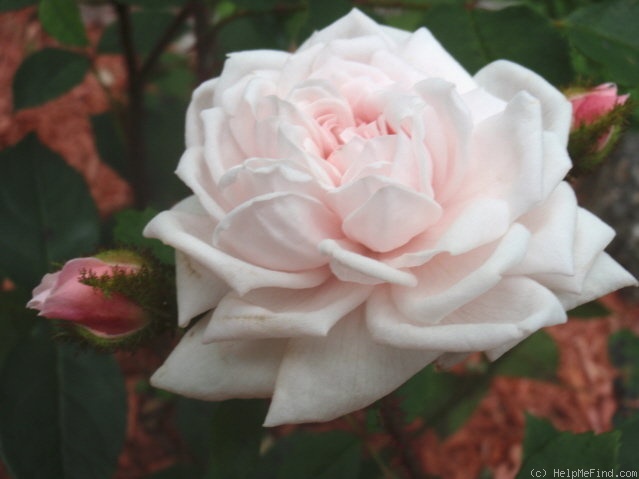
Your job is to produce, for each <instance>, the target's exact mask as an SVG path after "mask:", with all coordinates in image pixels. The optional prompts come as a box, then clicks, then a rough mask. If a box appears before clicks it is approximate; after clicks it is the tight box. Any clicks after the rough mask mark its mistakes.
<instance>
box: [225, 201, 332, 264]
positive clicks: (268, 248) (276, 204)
mask: <svg viewBox="0 0 639 479" xmlns="http://www.w3.org/2000/svg"><path fill="white" fill-rule="evenodd" d="M249 231H250V234H247V232H249ZM341 237H343V233H342V232H341V229H340V222H339V218H338V217H337V216H336V215H335V214H334V213H333V212H332V211H330V210H329V209H328V208H326V207H325V206H324V205H323V204H322V203H321V202H319V201H318V200H316V199H315V198H312V197H309V196H303V195H299V194H295V193H288V192H286V193H271V194H268V195H264V196H260V197H258V198H255V199H253V200H251V201H249V202H246V203H242V204H241V205H240V206H238V207H237V208H236V209H234V210H233V211H231V212H230V213H229V214H228V215H227V216H226V217H225V218H224V219H223V220H222V221H220V223H219V224H218V225H217V227H216V229H215V232H214V235H213V244H214V245H215V246H216V247H217V248H220V249H221V250H223V251H225V252H227V253H229V254H231V255H233V256H235V257H237V258H240V259H242V260H244V261H246V262H247V263H250V264H253V265H256V266H260V267H263V268H268V269H274V270H278V271H304V270H309V269H313V268H318V267H320V266H323V265H325V264H326V263H327V262H328V261H327V258H326V257H325V256H324V255H322V254H321V253H320V251H319V249H318V245H319V243H320V242H321V241H322V240H324V239H327V238H341Z"/></svg>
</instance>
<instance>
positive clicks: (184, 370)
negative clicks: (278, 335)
mask: <svg viewBox="0 0 639 479" xmlns="http://www.w3.org/2000/svg"><path fill="white" fill-rule="evenodd" d="M205 328H206V321H199V322H198V323H197V324H195V325H194V326H193V327H192V328H191V329H190V330H189V331H187V333H186V334H185V335H184V336H183V337H182V339H181V340H180V342H179V343H178V345H177V346H176V347H175V349H174V350H173V351H172V352H171V354H170V355H169V357H168V358H167V359H166V361H165V362H164V364H163V365H162V366H161V367H160V368H159V369H158V370H157V371H156V372H155V374H153V376H152V377H151V384H152V385H153V386H154V387H157V388H160V389H164V390H166V391H170V392H173V393H176V394H181V395H183V396H187V397H191V398H195V399H202V400H205V401H222V400H225V399H232V398H260V397H269V396H271V395H272V394H273V389H274V387H275V381H276V378H277V373H278V370H279V367H280V362H281V360H282V355H283V353H284V350H285V349H286V343H287V341H286V340H268V339H266V340H259V341H224V342H220V343H214V344H202V334H203V333H204V329H205Z"/></svg>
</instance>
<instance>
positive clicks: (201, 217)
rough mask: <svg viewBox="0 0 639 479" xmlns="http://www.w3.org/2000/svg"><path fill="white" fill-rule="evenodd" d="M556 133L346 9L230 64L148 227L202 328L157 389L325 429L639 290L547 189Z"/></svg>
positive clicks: (270, 421)
mask: <svg viewBox="0 0 639 479" xmlns="http://www.w3.org/2000/svg"><path fill="white" fill-rule="evenodd" d="M570 120H571V106H570V103H569V102H568V101H567V100H566V99H565V97H564V96H563V95H562V94H561V93H560V92H559V91H557V90H556V89H555V88H553V87H552V86H551V85H549V84H548V83H547V82H546V81H544V80H543V79H542V78H541V77H539V76H538V75H536V74H535V73H533V72H531V71H529V70H527V69H525V68H524V67H521V66H519V65H516V64H513V63H510V62H506V61H497V62H495V63H492V64H490V65H488V66H487V67H485V68H484V69H482V70H481V71H480V72H479V73H477V74H476V75H475V76H474V77H473V76H470V75H469V74H468V73H467V72H466V71H465V70H464V69H463V68H462V67H461V66H460V65H459V64H458V63H457V62H456V61H455V60H454V59H453V58H452V57H451V56H450V55H449V54H448V53H447V52H446V51H445V50H444V49H443V48H442V47H441V45H440V44H439V43H438V42H437V41H436V40H435V39H434V38H433V37H432V35H431V34H430V33H429V31H428V30H426V29H424V28H421V29H419V30H417V31H416V32H415V33H408V32H405V31H401V30H397V29H394V28H390V27H385V26H380V25H378V24H376V23H375V22H374V21H372V20H371V19H370V18H368V17H366V16H365V15H364V14H362V13H361V12H359V11H357V10H353V11H352V12H351V13H350V14H348V15H347V16H345V17H344V18H342V19H340V20H338V21H337V22H335V23H334V24H332V25H330V26H329V27H327V28H325V29H324V30H321V31H319V32H317V33H315V34H314V35H313V36H312V37H311V38H310V39H309V40H308V41H306V42H305V43H304V44H303V45H302V46H301V47H300V48H299V50H298V51H297V52H295V53H292V54H291V53H286V52H278V51H247V52H241V53H235V54H232V55H231V56H230V57H229V58H228V60H227V61H226V64H225V67H224V70H223V72H222V74H221V75H220V77H219V78H215V79H213V80H210V81H208V82H205V83H204V84H202V85H201V86H200V87H199V88H198V89H197V90H196V91H195V93H194V95H193V100H192V102H191V105H190V107H189V110H188V113H187V127H186V143H187V149H186V152H185V153H184V155H183V157H182V159H181V160H180V163H179V166H178V169H177V174H178V176H179V177H180V178H181V179H182V181H184V182H185V183H186V184H187V185H188V186H189V187H190V188H191V190H192V191H193V193H194V195H193V196H191V197H189V198H187V199H185V200H184V201H182V202H181V203H179V204H178V205H177V206H175V207H174V208H173V209H172V210H170V211H165V212H163V213H161V214H160V215H158V216H157V217H156V218H154V219H153V220H152V221H151V223H150V224H149V225H148V226H147V227H146V230H145V234H146V235H147V236H151V237H155V238H160V239H161V240H163V241H164V242H165V243H167V244H169V245H171V246H173V247H175V248H176V250H177V255H176V260H177V294H178V309H179V323H180V325H182V326H187V325H188V324H189V323H190V321H191V320H192V319H193V318H195V317H196V316H198V315H201V314H204V316H203V317H202V319H200V320H199V321H198V322H197V323H196V324H195V325H194V326H193V327H192V328H191V329H189V330H188V331H187V333H186V334H185V336H184V337H183V338H182V340H181V342H180V343H179V344H178V346H177V347H176V348H175V350H174V351H173V352H172V353H171V355H170V356H169V357H168V359H167V360H166V362H165V364H164V365H163V366H162V367H161V368H160V369H159V370H158V371H157V372H156V373H155V375H154V376H153V378H152V382H153V384H155V385H156V386H158V387H161V388H164V389H167V390H170V391H174V392H176V393H179V394H184V395H187V396H192V397H195V398H200V399H206V400H221V399H226V398H234V397H271V398H272V401H271V406H270V409H269V412H268V415H267V418H266V423H265V424H266V425H270V426H272V425H276V424H282V423H296V422H306V421H326V420H329V419H332V418H335V417H338V416H340V415H343V414H346V413H349V412H351V411H354V410H356V409H359V408H362V407H365V406H367V405H369V404H371V403H372V402H374V401H376V400H377V399H380V398H381V397H383V396H384V395H386V394H388V393H390V392H391V391H393V390H394V389H396V388H397V387H398V386H399V385H401V384H402V383H403V382H405V381H406V380H407V379H409V378H410V377H411V376H413V375H414V374H415V373H417V372H418V371H419V370H421V369H422V368H423V367H424V366H426V365H427V364H429V363H431V362H433V361H438V362H440V364H443V365H447V364H450V363H452V362H454V361H456V360H459V359H460V358H463V357H464V356H465V355H468V354H470V353H472V352H475V351H484V352H486V354H487V355H488V357H489V358H492V359H494V358H497V357H498V356H500V355H501V354H502V353H504V352H505V351H507V350H508V349H509V348H511V347H513V346H514V345H516V344H517V343H518V342H520V341H521V340H523V339H524V338H526V337H527V336H528V335H530V334H531V333H533V332H534V331H536V330H538V329H539V328H542V327H544V326H549V325H553V324H558V323H563V322H564V321H566V313H565V310H566V309H570V308H573V307H574V306H577V305H578V304H581V303H584V302H586V301H589V300H591V299H593V298H596V297H598V296H599V295H602V294H604V293H607V292H609V291H612V290H615V289H617V288H620V287H622V286H626V285H631V284H635V280H634V278H633V277H632V276H631V275H630V274H629V273H628V272H626V271H625V270H624V269H623V268H622V267H621V266H619V265H618V264H617V263H616V262H615V261H614V260H612V259H611V258H610V257H609V256H608V255H607V254H606V253H604V252H603V248H604V247H605V246H606V245H607V244H608V243H609V242H610V240H611V239H612V237H613V235H614V232H613V231H612V230H611V229H610V228H609V227H608V226H606V225H605V224H604V223H602V222H601V221H600V220H598V219H597V218H596V217H595V216H593V215H592V214H590V213H588V212H587V211H585V210H583V209H581V208H579V207H578V206H577V203H576V200H575V195H574V193H573V191H572V189H571V188H570V186H568V184H567V183H565V182H564V181H562V180H563V178H564V176H565V174H566V172H567V171H568V170H569V168H570V166H571V162H570V158H569V157H568V154H567V152H566V143H567V139H568V132H569V130H570Z"/></svg>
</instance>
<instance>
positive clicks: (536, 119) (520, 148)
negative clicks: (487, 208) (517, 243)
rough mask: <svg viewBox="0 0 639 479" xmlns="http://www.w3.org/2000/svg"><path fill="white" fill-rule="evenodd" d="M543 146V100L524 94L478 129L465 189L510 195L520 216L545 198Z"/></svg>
mask: <svg viewBox="0 0 639 479" xmlns="http://www.w3.org/2000/svg"><path fill="white" fill-rule="evenodd" d="M543 147H544V141H543V130H542V122H541V109H540V106H539V102H538V101H537V100H536V99H535V98H534V97H532V96H530V95H529V94H527V93H525V92H522V93H519V94H517V95H515V96H514V97H513V99H512V100H511V101H510V102H509V103H508V105H507V106H506V109H505V110H504V111H503V112H502V113H500V114H498V115H495V116H492V117H490V118H488V119H486V120H484V121H483V122H481V123H480V124H479V125H477V126H476V128H475V129H474V131H473V140H472V163H471V168H470V171H469V173H468V175H467V176H466V181H465V182H464V184H463V185H462V187H461V188H460V194H462V195H463V197H482V196H490V197H495V198H504V199H506V200H507V201H508V204H509V205H510V208H511V211H512V213H511V214H512V217H513V218H517V217H518V216H520V215H521V214H522V213H524V212H526V211H528V210H529V209H530V208H531V206H532V205H534V204H536V203H538V202H539V201H540V200H542V199H543V196H542V195H543V169H542V168H540V165H543V163H544V149H543Z"/></svg>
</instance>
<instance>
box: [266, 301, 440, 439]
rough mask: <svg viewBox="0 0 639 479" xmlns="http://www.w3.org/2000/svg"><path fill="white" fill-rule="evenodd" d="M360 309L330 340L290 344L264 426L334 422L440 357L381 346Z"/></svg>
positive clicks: (329, 336)
mask: <svg viewBox="0 0 639 479" xmlns="http://www.w3.org/2000/svg"><path fill="white" fill-rule="evenodd" d="M362 315H363V308H358V309H356V310H355V311H353V312H352V313H351V314H349V315H348V316H346V317H345V318H344V319H343V320H342V321H340V322H339V323H338V324H337V325H336V326H335V327H334V328H333V329H332V330H331V332H330V333H329V335H328V336H327V337H326V338H299V339H292V340H290V342H289V345H288V348H287V350H286V354H285V356H284V359H283V361H282V365H281V367H280V372H279V375H278V377H277V382H276V385H275V392H274V394H273V400H272V402H271V407H270V409H269V411H268V415H267V416H266V421H265V423H264V425H265V426H277V425H279V424H291V423H302V422H315V421H329V420H331V419H335V418H337V417H339V416H342V415H344V414H348V413H350V412H353V411H356V410H358V409H361V408H363V407H366V406H368V405H369V404H371V403H373V402H374V401H376V400H378V399H380V398H382V397H384V396H385V395H387V394H389V393H390V392H392V391H393V390H395V389H396V388H397V387H399V386H400V385H401V384H402V383H404V382H405V381H406V380H408V379H409V378H410V377H411V376H413V375H414V374H416V373H417V372H418V371H420V370H421V369H422V368H424V367H425V366H426V365H428V364H429V363H431V362H432V361H434V360H435V359H436V358H437V356H438V355H439V354H438V353H433V352H430V351H411V350H405V349H404V350H403V349H398V348H394V347H391V346H387V345H384V344H379V343H376V342H374V341H373V340H372V338H371V337H370V335H369V333H368V331H367V329H366V325H365V322H364V318H363V316H362Z"/></svg>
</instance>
